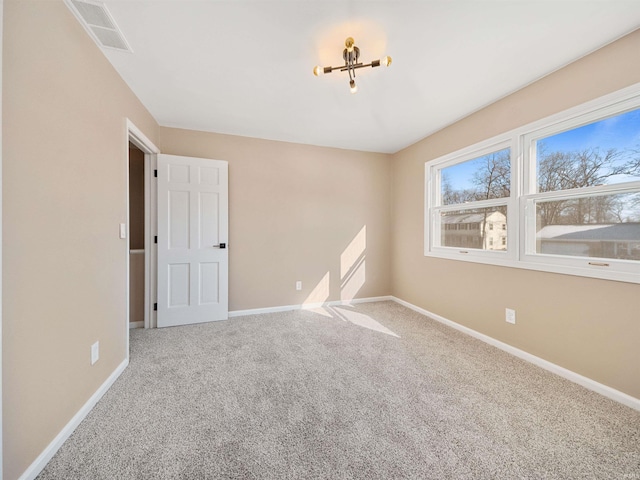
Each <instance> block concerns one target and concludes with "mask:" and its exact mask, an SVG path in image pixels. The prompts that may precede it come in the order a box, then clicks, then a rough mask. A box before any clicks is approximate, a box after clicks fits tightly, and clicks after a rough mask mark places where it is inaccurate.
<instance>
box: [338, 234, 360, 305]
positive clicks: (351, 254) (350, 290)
mask: <svg viewBox="0 0 640 480" xmlns="http://www.w3.org/2000/svg"><path fill="white" fill-rule="evenodd" d="M366 249H367V226H366V225H365V226H363V227H362V229H361V230H360V231H359V232H358V234H357V235H356V236H355V237H354V238H353V240H351V243H349V245H348V246H347V248H345V249H344V252H342V255H340V280H341V282H342V283H341V285H340V300H342V301H350V300H353V299H354V298H355V297H356V295H357V294H358V292H359V291H360V289H361V288H362V287H363V286H364V283H365V281H366V277H367V275H366V262H365V250H366Z"/></svg>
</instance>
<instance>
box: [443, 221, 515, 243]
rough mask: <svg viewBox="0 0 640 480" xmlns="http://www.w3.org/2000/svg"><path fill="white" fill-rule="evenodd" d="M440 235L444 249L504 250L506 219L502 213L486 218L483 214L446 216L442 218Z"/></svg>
mask: <svg viewBox="0 0 640 480" xmlns="http://www.w3.org/2000/svg"><path fill="white" fill-rule="evenodd" d="M485 224H486V228H485ZM482 232H484V236H483V235H482ZM442 235H443V236H442V245H443V246H445V247H463V248H480V249H483V250H506V249H507V217H506V216H505V215H504V214H503V213H502V212H492V213H490V214H488V215H486V216H485V214H483V213H463V214H459V215H446V216H444V217H443V218H442ZM483 237H484V238H483Z"/></svg>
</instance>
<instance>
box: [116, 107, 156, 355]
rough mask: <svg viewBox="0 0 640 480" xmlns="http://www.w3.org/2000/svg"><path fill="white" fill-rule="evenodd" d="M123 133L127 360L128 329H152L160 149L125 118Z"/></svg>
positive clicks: (153, 320)
mask: <svg viewBox="0 0 640 480" xmlns="http://www.w3.org/2000/svg"><path fill="white" fill-rule="evenodd" d="M126 132H127V137H126V141H127V143H126V152H127V155H126V171H127V194H126V201H127V232H129V248H128V249H127V251H126V255H127V296H128V305H127V322H126V325H125V327H126V332H125V334H126V345H127V358H128V353H129V330H130V328H132V327H133V328H138V327H144V328H155V326H156V317H155V310H154V304H155V302H156V296H157V281H156V262H157V251H156V244H155V242H154V239H155V236H156V232H157V218H156V212H155V209H156V204H155V201H153V199H155V196H156V195H157V193H156V186H155V182H154V181H153V179H154V171H155V169H156V164H157V154H158V153H160V150H159V149H158V147H156V146H155V145H154V144H153V143H152V142H151V141H150V140H149V139H148V138H147V137H146V136H145V135H144V134H143V133H142V131H140V130H139V129H138V128H137V127H136V126H135V125H134V124H133V123H132V122H131V121H130V120H128V119H127V130H126ZM140 322H142V325H141V324H140Z"/></svg>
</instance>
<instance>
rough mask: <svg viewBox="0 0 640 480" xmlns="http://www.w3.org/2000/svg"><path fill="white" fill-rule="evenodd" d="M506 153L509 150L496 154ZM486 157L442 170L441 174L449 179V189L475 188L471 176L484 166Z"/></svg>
mask: <svg viewBox="0 0 640 480" xmlns="http://www.w3.org/2000/svg"><path fill="white" fill-rule="evenodd" d="M508 151H509V149H508V148H505V149H504V150H499V151H498V152H497V153H501V152H508ZM490 155H493V154H490ZM487 156H488V155H484V156H482V157H478V158H474V159H473V160H469V161H466V162H463V163H458V164H457V165H452V166H451V167H447V168H444V169H442V174H443V175H444V176H446V178H448V179H449V183H450V184H451V189H452V190H464V189H466V188H473V187H474V186H475V185H474V183H473V174H474V173H475V172H476V171H477V170H478V169H479V168H481V167H482V166H483V165H484V164H485V162H486V160H485V159H486V157H487Z"/></svg>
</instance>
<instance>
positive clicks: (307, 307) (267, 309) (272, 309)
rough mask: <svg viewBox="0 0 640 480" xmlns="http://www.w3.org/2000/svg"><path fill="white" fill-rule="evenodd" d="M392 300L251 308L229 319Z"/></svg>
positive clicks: (365, 299)
mask: <svg viewBox="0 0 640 480" xmlns="http://www.w3.org/2000/svg"><path fill="white" fill-rule="evenodd" d="M386 300H393V297H391V296H389V295H387V296H384V297H367V298H354V299H353V300H334V301H331V302H320V303H305V304H302V305H283V306H280V307H265V308H253V309H250V310H234V311H232V312H229V318H231V317H242V316H245V315H259V314H262V313H277V312H288V311H290V310H313V309H314V308H322V307H335V306H337V305H356V304H358V303H370V302H384V301H386Z"/></svg>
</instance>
